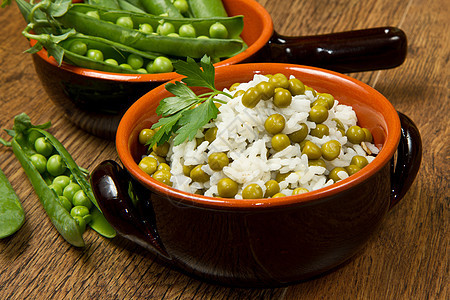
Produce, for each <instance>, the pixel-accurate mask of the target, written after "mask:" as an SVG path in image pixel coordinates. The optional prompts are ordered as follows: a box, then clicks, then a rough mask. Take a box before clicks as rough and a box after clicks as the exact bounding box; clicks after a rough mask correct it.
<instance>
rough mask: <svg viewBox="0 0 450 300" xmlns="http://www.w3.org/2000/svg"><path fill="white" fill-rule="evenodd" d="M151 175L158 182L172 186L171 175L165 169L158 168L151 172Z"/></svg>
mask: <svg viewBox="0 0 450 300" xmlns="http://www.w3.org/2000/svg"><path fill="white" fill-rule="evenodd" d="M152 177H153V179H155V180H157V181H159V182H162V183H164V184H166V185H168V186H172V182H171V181H170V177H172V175H171V174H170V172H169V171H167V170H158V171H156V172H155V173H153V175H152Z"/></svg>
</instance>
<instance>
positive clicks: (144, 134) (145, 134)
mask: <svg viewBox="0 0 450 300" xmlns="http://www.w3.org/2000/svg"><path fill="white" fill-rule="evenodd" d="M154 135H155V131H154V130H153V129H150V128H145V129H142V130H141V131H140V132H139V143H140V144H142V145H145V144H147V143H148V141H150V139H151V138H152V137H153V136H154Z"/></svg>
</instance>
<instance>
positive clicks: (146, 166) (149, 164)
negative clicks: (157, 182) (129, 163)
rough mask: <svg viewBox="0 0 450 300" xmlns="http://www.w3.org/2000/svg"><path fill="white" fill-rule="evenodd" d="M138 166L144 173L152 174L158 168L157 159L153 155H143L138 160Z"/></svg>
mask: <svg viewBox="0 0 450 300" xmlns="http://www.w3.org/2000/svg"><path fill="white" fill-rule="evenodd" d="M139 168H140V169H141V170H142V171H144V172H145V173H147V174H149V175H152V174H153V173H155V172H156V170H157V169H158V161H157V160H156V159H155V158H154V157H150V156H145V157H143V158H142V159H141V161H140V162H139Z"/></svg>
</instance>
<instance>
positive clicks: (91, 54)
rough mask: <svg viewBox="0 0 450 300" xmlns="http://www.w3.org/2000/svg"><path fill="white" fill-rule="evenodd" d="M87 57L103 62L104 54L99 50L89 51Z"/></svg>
mask: <svg viewBox="0 0 450 300" xmlns="http://www.w3.org/2000/svg"><path fill="white" fill-rule="evenodd" d="M86 56H87V57H88V58H90V59H92V60H95V61H103V53H102V52H101V51H100V50H97V49H89V50H88V51H87V53H86Z"/></svg>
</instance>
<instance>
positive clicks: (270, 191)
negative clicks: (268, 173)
mask: <svg viewBox="0 0 450 300" xmlns="http://www.w3.org/2000/svg"><path fill="white" fill-rule="evenodd" d="M264 185H265V186H266V192H265V193H264V197H265V198H270V197H272V196H273V195H275V194H276V193H278V192H279V191H280V185H279V184H278V182H277V181H276V180H273V179H271V180H269V181H267V182H266V183H265V184H264Z"/></svg>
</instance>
